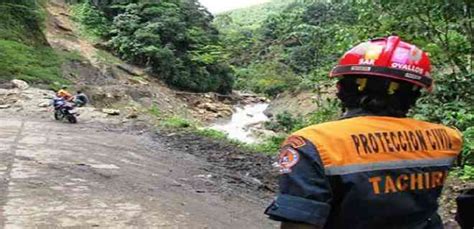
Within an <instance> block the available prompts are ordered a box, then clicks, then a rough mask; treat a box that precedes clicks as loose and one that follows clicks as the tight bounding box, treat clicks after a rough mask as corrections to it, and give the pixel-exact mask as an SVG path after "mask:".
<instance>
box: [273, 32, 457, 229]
mask: <svg viewBox="0 0 474 229" xmlns="http://www.w3.org/2000/svg"><path fill="white" fill-rule="evenodd" d="M430 72H431V64H430V60H429V57H428V55H427V54H426V53H425V52H423V51H422V50H420V49H419V48H417V47H416V46H414V45H412V44H409V43H406V42H403V41H402V40H401V39H400V38H399V37H397V36H391V37H387V38H382V39H374V40H371V41H368V42H365V43H362V44H360V45H358V46H356V47H354V48H353V49H351V50H350V51H348V52H347V53H346V54H345V55H344V56H343V57H342V59H341V60H340V62H339V64H338V65H337V66H336V67H335V68H334V69H333V70H332V72H331V74H330V76H331V77H337V78H339V82H338V83H337V88H338V93H337V96H338V98H339V99H340V100H341V102H342V106H343V108H344V110H345V113H344V114H343V116H342V118H341V120H338V121H334V122H328V123H323V124H319V125H314V126H310V127H307V128H305V129H303V130H300V131H297V132H296V133H294V134H293V135H292V136H290V137H289V138H288V139H287V140H286V141H285V142H284V143H283V146H282V149H281V152H280V156H279V167H280V173H281V175H280V192H279V194H278V196H277V198H276V199H275V201H274V202H273V203H272V204H271V205H270V206H269V207H268V208H267V210H266V211H265V213H266V214H267V215H269V217H270V218H271V219H273V220H277V221H281V222H282V228H351V229H352V228H354V229H357V228H364V229H366V228H423V229H427V228H442V227H443V223H442V221H441V218H440V217H439V215H438V213H437V209H438V203H437V200H438V198H439V196H440V195H441V190H442V188H443V186H444V181H445V179H446V177H447V174H448V170H449V168H450V167H451V165H452V163H453V161H454V160H455V158H456V157H457V156H458V154H459V152H460V150H461V146H462V137H461V134H460V133H459V132H458V131H456V130H454V129H451V128H448V127H445V126H442V125H437V124H432V123H428V122H422V121H418V120H414V119H410V118H407V117H406V115H407V113H408V110H409V109H410V108H411V107H412V106H413V105H414V104H415V102H416V101H417V99H418V98H419V97H420V95H421V89H422V88H424V89H427V90H428V91H431V90H432V88H433V79H432V78H431V76H430Z"/></svg>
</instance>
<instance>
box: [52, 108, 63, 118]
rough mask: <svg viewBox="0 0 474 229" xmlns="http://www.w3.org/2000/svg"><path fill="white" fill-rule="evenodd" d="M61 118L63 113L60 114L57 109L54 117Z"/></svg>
mask: <svg viewBox="0 0 474 229" xmlns="http://www.w3.org/2000/svg"><path fill="white" fill-rule="evenodd" d="M62 118H63V115H62V114H61V111H59V110H57V111H55V112H54V119H56V120H61V119H62Z"/></svg>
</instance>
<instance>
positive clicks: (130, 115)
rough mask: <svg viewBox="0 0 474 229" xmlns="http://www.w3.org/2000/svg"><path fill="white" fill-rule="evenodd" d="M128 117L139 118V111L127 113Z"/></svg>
mask: <svg viewBox="0 0 474 229" xmlns="http://www.w3.org/2000/svg"><path fill="white" fill-rule="evenodd" d="M126 118H127V119H136V118H138V114H137V113H130V114H128V115H127V117H126Z"/></svg>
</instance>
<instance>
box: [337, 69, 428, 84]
mask: <svg viewBox="0 0 474 229" xmlns="http://www.w3.org/2000/svg"><path fill="white" fill-rule="evenodd" d="M349 74H360V75H377V76H384V77H388V78H393V79H399V80H404V81H409V82H412V83H414V84H417V85H420V86H423V87H426V88H429V87H431V85H432V84H433V79H431V78H429V77H426V76H424V75H421V74H418V73H415V72H408V71H403V70H398V69H393V68H385V67H378V66H364V65H362V66H361V65H345V66H337V67H335V68H334V69H333V70H332V72H331V77H336V76H341V75H349Z"/></svg>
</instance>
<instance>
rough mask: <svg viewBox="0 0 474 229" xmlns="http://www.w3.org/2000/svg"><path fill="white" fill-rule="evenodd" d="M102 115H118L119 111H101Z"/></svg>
mask: <svg viewBox="0 0 474 229" xmlns="http://www.w3.org/2000/svg"><path fill="white" fill-rule="evenodd" d="M102 113H105V114H108V115H120V110H117V109H105V108H104V109H102Z"/></svg>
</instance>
